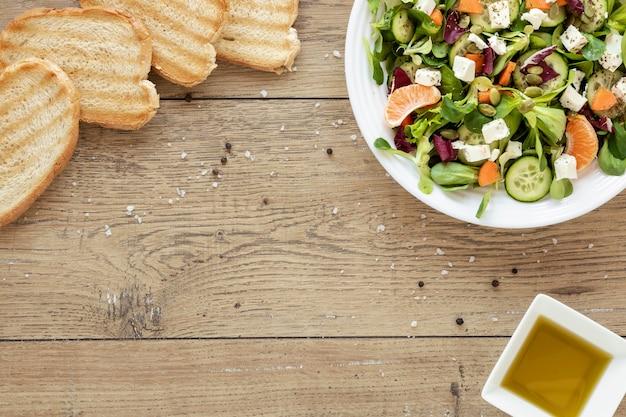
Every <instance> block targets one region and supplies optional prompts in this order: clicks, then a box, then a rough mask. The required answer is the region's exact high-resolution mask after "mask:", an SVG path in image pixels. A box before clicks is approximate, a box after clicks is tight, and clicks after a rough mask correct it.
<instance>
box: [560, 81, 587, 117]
mask: <svg viewBox="0 0 626 417" xmlns="http://www.w3.org/2000/svg"><path fill="white" fill-rule="evenodd" d="M559 101H560V102H561V106H563V107H565V108H566V109H569V110H572V111H575V112H579V111H580V109H582V108H583V106H584V105H585V103H586V102H587V98H586V97H583V96H582V95H581V94H580V93H579V92H578V91H576V89H574V87H572V86H571V85H568V86H567V88H566V89H565V91H563V94H562V95H561V98H560V99H559Z"/></svg>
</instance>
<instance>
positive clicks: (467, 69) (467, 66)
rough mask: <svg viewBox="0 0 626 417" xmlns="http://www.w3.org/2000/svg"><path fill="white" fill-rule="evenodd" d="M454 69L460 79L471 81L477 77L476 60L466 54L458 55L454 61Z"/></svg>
mask: <svg viewBox="0 0 626 417" xmlns="http://www.w3.org/2000/svg"><path fill="white" fill-rule="evenodd" d="M452 71H453V72H454V76H455V77H456V78H458V79H459V80H461V81H465V82H466V83H471V82H472V81H474V78H476V62H474V61H472V60H471V59H469V58H465V57H464V56H457V57H455V58H454V62H453V63H452Z"/></svg>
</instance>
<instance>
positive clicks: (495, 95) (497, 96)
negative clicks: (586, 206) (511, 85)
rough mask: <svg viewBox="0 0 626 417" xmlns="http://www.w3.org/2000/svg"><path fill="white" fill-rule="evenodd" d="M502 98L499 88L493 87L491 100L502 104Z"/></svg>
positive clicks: (496, 103) (495, 103) (493, 102)
mask: <svg viewBox="0 0 626 417" xmlns="http://www.w3.org/2000/svg"><path fill="white" fill-rule="evenodd" d="M500 98H501V96H500V92H499V91H498V90H497V89H495V88H492V89H491V90H489V101H490V102H491V104H493V105H494V106H497V105H498V104H500Z"/></svg>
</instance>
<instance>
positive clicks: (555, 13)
mask: <svg viewBox="0 0 626 417" xmlns="http://www.w3.org/2000/svg"><path fill="white" fill-rule="evenodd" d="M559 12H560V10H559V5H558V4H556V2H554V3H552V6H550V10H548V17H549V18H550V19H556V18H557V17H559Z"/></svg>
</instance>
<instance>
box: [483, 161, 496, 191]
mask: <svg viewBox="0 0 626 417" xmlns="http://www.w3.org/2000/svg"><path fill="white" fill-rule="evenodd" d="M499 179H500V171H498V164H496V163H495V162H494V161H492V160H489V159H488V160H486V161H485V162H484V163H483V164H482V165H481V166H480V169H479V170H478V185H480V186H481V187H482V186H483V185H489V184H493V183H494V182H496V181H498V180H499Z"/></svg>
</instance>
